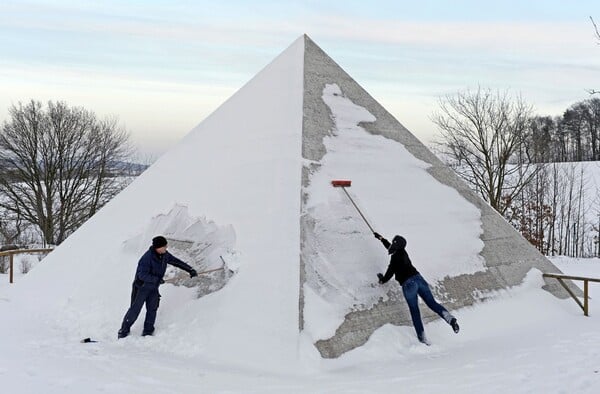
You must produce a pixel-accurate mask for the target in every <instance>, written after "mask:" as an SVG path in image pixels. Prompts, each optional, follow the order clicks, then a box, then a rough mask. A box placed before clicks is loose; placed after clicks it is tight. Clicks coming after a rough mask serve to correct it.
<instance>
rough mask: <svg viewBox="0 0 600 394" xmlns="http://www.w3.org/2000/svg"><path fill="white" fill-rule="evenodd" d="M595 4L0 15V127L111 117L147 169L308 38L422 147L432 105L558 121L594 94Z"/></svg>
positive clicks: (33, 8)
mask: <svg viewBox="0 0 600 394" xmlns="http://www.w3.org/2000/svg"><path fill="white" fill-rule="evenodd" d="M590 16H592V17H593V18H594V19H595V20H596V22H597V23H599V22H600V1H598V0H595V1H588V0H577V1H566V0H565V1H555V0H543V1H541V0H540V1H538V0H530V1H523V0H521V1H513V0H505V1H491V2H489V1H488V2H486V1H467V0H462V1H427V0H421V1H414V0H411V1H404V0H396V1H370V2H367V1H364V0H361V1H355V0H343V1H326V0H321V1H312V0H306V1H282V0H277V1H275V0H272V1H263V0H252V1H240V0H238V1H166V0H165V1H152V0H144V1H142V0H137V1H116V0H107V1H75V0H73V1H68V0H54V1H35V0H33V1H13V0H1V1H0V122H3V121H4V120H6V119H7V115H8V108H9V107H10V106H11V105H12V104H17V103H18V102H19V101H21V102H26V101H29V100H30V99H36V100H40V101H43V102H44V101H47V100H61V101H66V102H67V103H68V104H69V105H72V106H83V107H85V108H87V109H89V110H92V111H94V112H95V113H96V114H98V115H99V116H100V117H104V116H117V117H118V119H119V120H120V123H121V125H123V126H124V127H125V128H126V129H127V130H128V131H129V132H130V133H131V139H132V142H133V143H134V144H135V145H136V146H137V147H138V148H139V150H140V151H141V152H142V155H146V156H147V157H150V156H152V157H154V158H155V157H157V156H158V155H160V154H161V153H164V152H165V151H166V150H167V149H168V148H170V147H171V146H173V145H174V144H175V143H176V142H177V141H179V140H180V139H181V138H182V137H183V136H184V135H185V134H186V133H188V132H189V131H190V130H191V129H192V128H193V127H194V126H196V125H197V124H198V123H200V122H201V121H202V120H203V119H204V118H205V117H206V116H208V115H209V114H210V113H211V112H212V111H214V110H215V109H216V108H217V107H218V106H219V105H220V104H222V103H223V102H224V101H225V100H226V99H227V98H229V97H230V96H231V95H232V94H234V93H235V92H236V91H237V90H238V89H239V88H241V87H242V86H243V85H244V84H245V83H246V82H247V81H248V80H250V79H251V78H252V77H253V76H254V75H255V74H256V73H257V72H259V71H260V70H261V69H262V68H263V67H264V66H266V65H267V64H268V63H269V62H270V61H271V60H272V59H273V58H275V57H276V56H277V55H278V54H279V53H281V52H282V51H283V50H285V49H286V48H287V47H288V46H289V45H290V44H291V43H292V42H293V41H294V40H295V39H296V38H298V37H299V36H301V35H302V34H308V35H309V36H310V37H311V38H312V39H313V40H314V41H315V42H316V43H317V44H318V45H319V46H320V47H321V48H323V49H324V50H325V52H327V53H328V54H329V55H330V56H331V57H332V58H333V59H334V60H335V61H336V62H337V63H338V64H340V65H341V66H342V68H344V69H345V70H346V71H347V72H348V73H349V74H350V75H351V76H352V77H353V78H354V79H355V80H356V81H357V82H358V83H359V84H361V85H362V86H363V87H364V88H365V89H366V90H367V91H368V92H369V93H370V94H371V95H372V96H373V97H374V98H375V99H376V100H378V101H379V102H380V103H381V104H382V105H383V106H384V107H385V108H386V109H387V110H388V111H390V112H391V113H392V114H393V115H394V116H395V117H396V118H397V119H398V120H399V121H400V122H401V123H403V124H404V125H405V126H406V127H407V128H408V129H409V130H410V131H412V132H413V133H414V134H415V135H416V136H417V137H419V138H420V139H421V140H422V141H423V142H425V143H429V142H431V140H432V139H433V138H434V137H435V134H436V131H437V130H436V127H435V125H434V124H433V123H432V122H431V120H430V116H431V114H432V113H433V112H434V111H435V110H436V109H437V100H438V97H440V96H441V95H445V94H452V93H455V92H457V91H463V90H465V89H469V88H470V89H473V88H477V86H482V87H490V88H492V89H500V90H507V89H508V90H509V91H510V92H512V93H514V94H521V95H522V97H523V98H524V99H525V100H526V101H527V102H529V103H530V104H532V105H533V106H534V108H535V110H536V112H537V113H538V114H540V115H560V114H562V112H563V111H564V110H565V109H566V108H567V107H568V106H570V105H571V104H573V103H575V102H576V101H580V100H584V99H587V98H589V97H590V96H589V94H588V93H587V92H586V89H590V88H595V89H600V45H599V43H598V41H597V40H596V38H595V36H594V29H593V25H592V23H591V21H590V19H589V17H590Z"/></svg>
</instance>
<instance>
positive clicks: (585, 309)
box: [543, 274, 600, 316]
mask: <svg viewBox="0 0 600 394" xmlns="http://www.w3.org/2000/svg"><path fill="white" fill-rule="evenodd" d="M543 276H544V277H545V278H555V279H557V280H558V282H559V283H560V284H561V285H562V287H564V288H565V290H567V292H568V293H569V294H570V295H571V297H572V298H573V299H574V300H575V302H576V303H577V305H579V306H580V307H581V309H582V310H583V314H584V315H585V316H589V302H588V299H589V297H588V283H589V282H598V283H600V279H597V278H587V277H584V276H572V275H563V274H543ZM563 279H568V280H581V281H583V304H582V303H581V301H580V300H579V298H578V297H577V296H576V295H575V294H573V292H572V291H571V289H569V288H568V287H567V284H566V283H565V282H564V280H563Z"/></svg>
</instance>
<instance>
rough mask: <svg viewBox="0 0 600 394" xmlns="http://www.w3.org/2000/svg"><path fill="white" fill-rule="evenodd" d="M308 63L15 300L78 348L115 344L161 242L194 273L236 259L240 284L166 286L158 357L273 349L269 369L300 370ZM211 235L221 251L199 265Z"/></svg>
mask: <svg viewBox="0 0 600 394" xmlns="http://www.w3.org/2000/svg"><path fill="white" fill-rule="evenodd" d="M303 59H304V39H303V38H299V39H298V40H297V41H295V42H294V43H293V44H292V45H291V46H290V47H289V48H288V49H286V50H285V51H284V52H283V53H282V54H280V55H279V56H278V57H277V58H276V59H274V60H273V61H272V62H271V63H270V64H269V65H268V66H266V67H265V68H264V69H263V70H262V71H261V72H260V73H258V74H257V75H256V76H255V77H254V78H253V79H252V80H251V81H249V82H248V83H247V84H246V85H245V86H243V87H242V88H241V89H240V90H239V91H238V92H237V93H236V94H234V95H233V96H232V97H230V98H229V99H228V100H227V101H226V102H225V103H224V104H222V105H221V106H220V107H219V108H218V109H217V110H216V111H215V112H213V113H212V114H211V115H210V116H209V117H207V118H206V119H205V120H204V121H203V122H202V123H200V124H199V125H198V126H197V127H196V128H195V129H193V130H192V131H191V132H190V133H189V134H188V135H187V136H186V137H185V138H184V139H183V140H182V141H181V142H180V143H179V144H178V145H176V146H175V147H174V148H172V149H171V150H169V151H168V152H167V153H166V154H164V155H163V156H162V157H161V158H160V159H159V160H158V161H157V162H156V163H154V164H153V165H152V166H151V167H150V168H149V169H148V170H147V171H146V172H144V173H143V174H142V175H141V176H140V177H138V178H137V179H136V180H135V181H134V182H132V183H131V185H129V186H128V187H127V188H126V189H125V190H123V191H122V192H121V193H120V194H119V195H118V196H116V197H115V198H114V199H113V200H111V201H110V202H109V203H108V204H107V205H106V206H105V207H103V208H102V209H101V210H100V211H99V212H98V213H97V214H96V215H95V216H94V217H92V218H91V219H90V220H89V221H88V222H86V223H85V224H84V225H83V226H82V227H81V228H80V229H78V231H76V232H75V233H74V234H73V235H71V236H70V237H69V238H68V239H67V240H66V241H65V242H63V244H61V245H60V246H59V247H58V248H57V249H56V250H55V251H54V252H52V253H51V254H49V255H48V257H47V258H46V259H45V261H44V264H40V266H39V269H36V270H34V271H32V272H31V274H30V275H28V277H27V280H24V281H23V282H22V283H20V284H19V286H18V289H17V290H18V291H19V292H20V293H21V296H22V297H23V299H24V300H25V299H27V298H31V297H35V295H36V294H39V290H36V289H44V293H43V294H44V297H43V299H40V300H39V301H38V300H35V302H31V305H35V307H36V308H39V310H36V311H34V312H35V313H32V314H31V315H40V314H48V315H49V316H61V319H60V322H59V323H58V325H60V326H61V330H64V332H65V333H66V335H69V336H72V337H75V338H83V337H90V336H91V337H96V338H97V339H100V340H103V341H109V340H115V339H116V332H117V330H118V329H119V326H120V324H121V319H122V318H123V315H124V314H125V311H126V310H127V308H128V306H129V299H130V292H131V282H132V281H133V279H134V273H135V270H136V266H137V262H138V259H139V258H140V256H141V254H142V253H144V252H145V251H146V250H147V249H148V247H149V245H150V241H151V239H152V237H153V236H155V235H158V234H162V235H165V236H166V237H167V239H169V241H170V242H169V244H170V247H173V248H174V249H173V254H174V255H175V256H178V254H179V257H181V258H182V259H184V261H186V262H187V263H188V264H190V265H192V266H194V267H196V268H198V271H200V270H201V269H202V268H203V266H202V265H201V264H202V261H197V259H196V258H195V257H194V256H198V258H199V257H201V256H206V258H207V259H211V262H210V264H208V265H206V268H212V267H213V266H214V264H216V265H217V266H218V265H220V264H221V261H220V258H219V256H218V255H217V254H220V252H219V250H221V251H227V249H228V248H229V249H232V250H233V252H235V256H234V257H235V261H231V260H229V259H228V256H223V257H224V258H225V260H226V262H227V264H228V266H229V268H231V269H232V270H233V271H235V273H234V274H233V276H232V277H231V278H230V279H229V280H228V282H227V284H226V286H225V287H223V288H221V289H219V290H218V291H215V292H212V293H211V294H210V295H209V296H206V297H201V298H198V297H197V296H198V291H197V289H190V288H186V287H184V286H179V287H175V286H172V285H170V284H167V285H163V286H161V288H160V292H161V294H162V299H161V307H160V309H159V312H158V319H157V323H156V335H157V336H161V339H160V346H161V348H162V349H164V350H168V351H174V352H179V353H183V354H186V355H187V354H202V355H208V356H210V357H211V358H212V359H214V360H227V361H228V362H234V363H239V364H243V365H248V364H250V365H255V364H256V363H257V357H259V358H260V357H261V355H263V354H264V351H265V349H270V350H269V356H270V357H268V358H267V359H265V360H261V365H265V367H269V363H270V362H272V363H273V364H274V366H273V367H274V368H275V367H277V365H278V364H280V363H281V360H282V359H286V358H289V357H292V358H294V359H295V355H296V354H297V340H298V292H299V290H298V288H299V286H298V284H299V262H298V261H299V255H300V245H299V239H300V229H299V210H300V191H299V190H300V184H301V173H302V158H301V146H302V97H303V96H302V91H303V74H302V71H303ZM211 234H212V235H214V237H215V238H214V239H216V240H218V241H219V242H221V244H220V246H222V247H223V248H222V249H215V250H214V253H208V252H209V250H208V249H207V250H206V253H208V254H206V253H205V255H201V254H200V250H201V249H202V247H203V244H202V242H203V241H206V240H207V239H208V238H207V237H210V236H212V235H211ZM195 238H196V239H195ZM197 238H199V239H197ZM204 246H206V245H204ZM194 251H197V253H196V252H194ZM187 252H189V253H187ZM184 276H185V275H184ZM165 279H167V278H165ZM182 279H183V278H182ZM39 320H44V319H42V318H40V319H39ZM47 320H48V321H52V317H48V319H47ZM143 321H144V318H143V312H142V315H141V316H140V317H139V318H138V321H137V322H136V323H135V325H134V326H133V327H132V336H133V337H135V336H137V335H139V334H140V333H141V326H142V325H143Z"/></svg>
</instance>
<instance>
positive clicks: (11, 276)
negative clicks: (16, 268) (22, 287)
mask: <svg viewBox="0 0 600 394" xmlns="http://www.w3.org/2000/svg"><path fill="white" fill-rule="evenodd" d="M9 256H10V257H9V259H10V268H9V269H10V274H9V278H10V283H13V254H12V253H11V254H10V255H9Z"/></svg>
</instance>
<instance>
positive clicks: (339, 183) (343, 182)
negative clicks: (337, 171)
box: [331, 179, 375, 233]
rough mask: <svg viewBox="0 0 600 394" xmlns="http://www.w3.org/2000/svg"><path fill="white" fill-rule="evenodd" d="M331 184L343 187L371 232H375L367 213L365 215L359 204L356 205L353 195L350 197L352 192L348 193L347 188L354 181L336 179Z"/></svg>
mask: <svg viewBox="0 0 600 394" xmlns="http://www.w3.org/2000/svg"><path fill="white" fill-rule="evenodd" d="M331 184H332V185H333V187H341V188H342V190H343V191H344V193H346V196H348V199H350V202H351V203H352V205H354V208H356V210H357V211H358V213H359V214H360V217H361V218H362V219H363V220H364V221H365V223H366V224H367V226H369V229H370V230H371V232H373V233H374V232H375V230H373V227H371V225H370V224H369V222H368V221H367V219H366V218H365V215H363V214H362V212H361V211H360V209H358V206H356V203H355V202H354V200H353V199H352V197H350V194H348V192H347V191H346V188H347V187H350V186H351V185H352V181H349V180H341V179H336V180H333V181H331Z"/></svg>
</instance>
